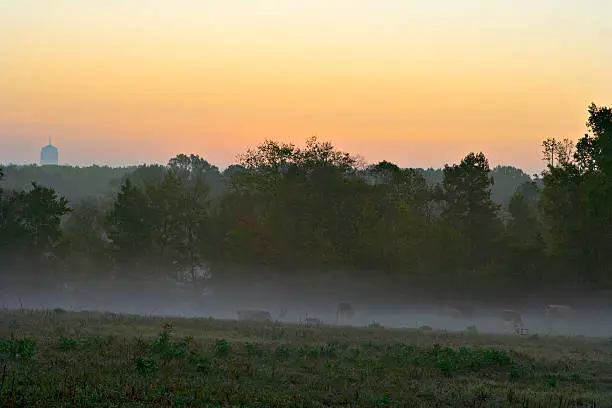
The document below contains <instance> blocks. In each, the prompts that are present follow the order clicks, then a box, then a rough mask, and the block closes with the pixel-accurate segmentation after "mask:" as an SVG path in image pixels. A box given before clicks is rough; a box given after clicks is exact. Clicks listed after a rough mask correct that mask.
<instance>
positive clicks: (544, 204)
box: [0, 104, 612, 293]
mask: <svg viewBox="0 0 612 408" xmlns="http://www.w3.org/2000/svg"><path fill="white" fill-rule="evenodd" d="M588 113H589V119H588V121H587V128H588V130H589V131H590V133H587V134H585V135H584V136H583V137H582V138H581V139H579V140H578V142H577V143H575V144H574V143H571V142H570V141H568V140H556V139H546V140H545V141H543V143H542V149H543V152H542V153H543V159H544V160H545V161H546V163H547V167H546V170H545V171H543V172H542V174H541V176H538V177H535V178H533V179H532V178H529V177H525V178H524V181H522V182H521V183H520V184H519V185H518V188H516V189H515V191H514V193H513V194H512V195H509V199H508V200H507V204H506V205H500V204H499V203H497V202H495V201H494V200H493V199H492V189H493V187H494V185H495V184H494V179H493V177H492V169H491V168H490V166H489V163H488V160H487V158H486V157H485V155H484V154H483V153H475V152H472V153H469V154H467V155H466V156H465V157H464V158H463V160H461V162H460V163H457V164H453V165H446V166H444V168H443V169H442V171H441V177H440V179H439V182H437V183H431V182H428V180H427V179H426V176H427V174H425V172H424V171H422V170H420V169H411V168H400V167H398V166H397V165H395V164H393V163H390V162H387V161H382V162H380V163H377V164H372V165H368V166H366V165H363V164H362V163H361V162H360V160H359V159H358V158H357V157H355V156H353V155H351V154H349V153H346V152H342V151H339V150H337V149H336V148H335V147H334V146H333V145H332V144H331V143H329V142H322V141H319V140H318V139H316V138H311V139H309V140H307V142H306V144H305V146H304V147H297V146H295V145H293V144H289V143H280V142H275V141H270V140H268V141H265V142H263V143H262V144H260V145H259V146H258V147H257V148H255V149H250V150H248V151H246V152H245V153H243V154H242V155H240V156H239V158H238V159H239V160H238V163H237V164H235V165H232V166H230V167H229V168H228V169H226V170H225V171H224V172H223V173H221V172H220V171H219V169H218V168H217V167H215V166H213V165H211V164H210V163H208V162H207V161H206V160H204V159H203V158H201V157H200V156H198V155H178V156H176V157H174V158H172V159H171V160H170V161H169V162H168V163H167V165H164V166H162V165H152V166H151V165H143V166H139V167H137V168H135V169H134V170H133V171H131V172H126V173H125V174H123V176H122V178H121V180H120V181H119V182H118V191H116V193H115V194H112V195H110V194H109V195H107V196H98V197H93V196H92V197H89V198H86V199H82V200H80V201H78V202H72V203H69V202H68V201H67V199H66V198H65V197H63V196H62V195H60V194H58V193H57V192H56V191H55V190H54V189H53V188H50V187H45V186H41V185H39V184H37V183H33V184H32V187H31V188H30V189H27V190H7V189H5V190H0V197H1V198H0V257H2V258H3V260H4V262H3V263H2V264H3V265H4V268H3V274H4V275H5V276H9V275H11V274H12V275H14V274H17V273H19V274H21V276H33V274H38V275H36V276H37V277H40V276H39V275H40V274H41V273H43V274H46V276H58V274H60V275H61V274H67V275H70V276H73V277H74V276H77V277H80V278H82V279H84V278H86V277H91V276H110V275H112V276H113V277H119V278H130V279H146V278H159V277H171V278H173V279H179V280H180V279H191V280H192V281H194V282H195V281H197V276H199V275H198V274H201V271H202V270H204V269H206V270H210V271H212V274H213V275H212V276H213V280H214V279H243V280H244V279H256V278H258V277H261V276H262V274H263V275H266V276H268V277H273V276H278V275H279V274H280V275H282V276H284V277H288V276H296V277H303V276H316V275H317V274H322V275H333V274H340V273H344V274H346V273H348V274H349V275H350V274H354V275H355V276H357V275H364V274H365V275H366V276H368V277H369V278H370V279H381V280H383V279H384V280H386V281H387V282H393V287H394V288H395V289H397V290H401V288H402V287H404V286H406V285H408V286H415V285H416V286H419V285H420V286H419V287H428V288H432V289H434V288H447V289H449V290H450V289H452V290H454V291H465V292H466V293H467V292H470V293H477V292H479V293H482V292H484V291H491V292H498V293H499V292H506V293H507V292H511V291H514V290H515V291H517V293H518V292H524V291H526V290H528V291H538V290H544V289H550V288H555V287H558V288H562V287H566V288H567V287H571V288H581V289H584V290H588V289H593V288H610V287H612V274H611V273H610V272H611V271H610V268H611V266H610V265H612V263H611V262H610V261H612V259H611V257H612V253H611V252H610V250H609V248H610V247H611V244H612V225H611V223H612V109H611V108H608V107H603V106H601V107H600V106H596V105H594V104H592V105H591V106H589V108H588ZM505 170H506V171H508V168H505ZM515 173H516V172H515ZM523 174H524V173H523ZM1 176H2V173H0V177H1ZM525 176H526V175H525ZM519 177H522V175H520V174H519ZM33 265H36V267H33ZM0 268H1V266H0ZM41 271H43V272H41ZM313 279H314V278H313Z"/></svg>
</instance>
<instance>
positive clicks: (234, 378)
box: [0, 310, 612, 407]
mask: <svg viewBox="0 0 612 408" xmlns="http://www.w3.org/2000/svg"><path fill="white" fill-rule="evenodd" d="M0 339H1V340H0V369H1V370H2V373H1V376H2V377H1V380H0V403H1V404H2V406H3V407H68V406H70V407H162V406H164V407H167V406H171V407H594V406H597V407H604V406H605V407H608V406H611V402H612V342H610V341H608V340H589V339H584V338H582V339H576V338H574V339H569V338H565V339H564V338H547V337H538V336H493V335H485V334H478V333H474V332H470V333H446V332H438V331H431V330H416V329H414V330H409V329H385V328H382V327H370V328H350V327H316V328H315V327H312V328H306V327H299V326H297V325H286V324H283V325H281V324H275V325H258V324H248V325H247V324H241V323H238V322H233V321H219V320H212V319H181V318H159V317H143V316H130V315H118V314H110V313H106V314H103V313H89V312H81V313H68V312H65V311H63V310H53V311H28V310H19V311H16V310H4V311H1V312H0Z"/></svg>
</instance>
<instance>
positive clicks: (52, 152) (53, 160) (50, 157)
mask: <svg viewBox="0 0 612 408" xmlns="http://www.w3.org/2000/svg"><path fill="white" fill-rule="evenodd" d="M58 164H59V160H58V151H57V147H55V146H53V145H52V144H51V136H49V144H48V145H46V146H44V147H43V148H42V149H40V165H41V166H46V165H53V166H57V165H58Z"/></svg>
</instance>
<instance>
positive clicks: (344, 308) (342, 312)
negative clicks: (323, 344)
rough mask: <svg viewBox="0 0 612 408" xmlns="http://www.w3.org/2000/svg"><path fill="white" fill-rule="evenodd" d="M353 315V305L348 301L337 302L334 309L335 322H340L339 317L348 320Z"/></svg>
mask: <svg viewBox="0 0 612 408" xmlns="http://www.w3.org/2000/svg"><path fill="white" fill-rule="evenodd" d="M354 315H355V311H354V310H353V305H351V304H350V303H348V302H341V303H338V307H337V309H336V324H338V323H339V322H340V318H341V317H343V318H345V319H346V320H350V319H352V318H353V316H354Z"/></svg>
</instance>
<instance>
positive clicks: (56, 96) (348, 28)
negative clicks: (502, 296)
mask: <svg viewBox="0 0 612 408" xmlns="http://www.w3.org/2000/svg"><path fill="white" fill-rule="evenodd" d="M492 3H493V4H492ZM533 3H535V2H532V1H527V0H514V1H511V0H498V1H495V2H491V1H485V0H463V1H462V0H431V1H428V2H425V1H416V0H415V1H409V0H403V1H400V0H396V1H383V0H354V1H346V0H335V1H333V0H326V1H324V0H309V1H297V0H267V1H264V0H250V1H249V0H244V1H239V0H223V1H206V0H174V1H170V0H167V1H161V0H146V1H145V0H107V1H104V2H94V1H87V2H81V1H77V0H56V1H53V2H49V1H47V0H38V1H35V0H19V1H15V2H12V1H8V0H7V1H2V0H0V73H1V74H0V162H20V163H22V162H36V161H37V159H38V154H39V149H40V146H41V145H42V144H44V143H45V142H46V140H47V137H48V136H49V135H51V136H52V137H53V140H54V144H56V145H57V146H58V147H59V149H60V160H61V161H62V162H63V163H69V164H90V163H92V162H95V163H99V164H106V163H108V164H113V165H118V164H132V163H142V162H165V161H166V160H167V159H168V158H169V157H171V156H172V155H174V154H176V153H180V152H188V153H191V152H194V153H198V154H200V155H202V156H204V157H205V158H207V159H208V160H209V161H211V162H213V163H215V164H218V165H219V166H221V167H224V166H225V165H227V164H228V163H230V162H232V161H233V159H234V157H235V155H236V154H237V153H239V152H242V151H244V150H245V149H246V148H247V147H253V146H255V145H256V144H257V143H258V142H260V141H262V140H263V139H265V138H272V139H277V140H284V141H294V142H297V143H300V144H301V143H302V142H303V141H304V140H305V139H306V138H308V137H309V136H311V135H312V134H313V133H316V134H317V135H318V136H319V137H320V138H321V139H325V140H330V141H332V142H333V143H334V144H336V145H337V146H338V147H339V148H342V149H344V150H348V151H350V152H353V153H356V154H361V155H363V156H365V158H366V159H367V160H368V161H371V162H373V161H378V160H382V159H387V160H391V161H395V162H397V163H399V164H400V165H403V166H418V167H422V166H425V167H429V166H434V167H439V166H441V165H443V164H444V163H449V162H456V161H458V160H460V159H461V157H463V156H464V155H465V154H466V153H468V152H469V151H473V150H476V151H479V150H482V151H484V152H485V154H486V155H487V156H488V157H489V159H490V161H491V163H492V164H493V165H495V164H511V165H516V166H519V167H522V168H524V169H525V170H527V171H529V172H533V171H536V170H538V169H539V168H541V161H540V148H539V143H540V141H541V140H542V139H544V138H547V137H559V138H565V137H568V138H574V139H575V138H577V137H579V136H581V135H582V134H583V133H584V131H585V129H584V122H585V121H586V108H587V106H588V104H589V103H590V102H591V101H593V102H595V103H598V104H606V105H610V104H611V103H612V74H610V72H612V51H611V49H612V47H611V46H609V44H610V43H612V41H611V40H612V22H610V21H608V19H607V18H606V17H605V16H606V15H608V16H609V15H611V14H612V2H609V1H606V0H574V1H571V0H539V1H538V2H537V5H535V6H534V5H533ZM604 43H607V44H608V47H604Z"/></svg>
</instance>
